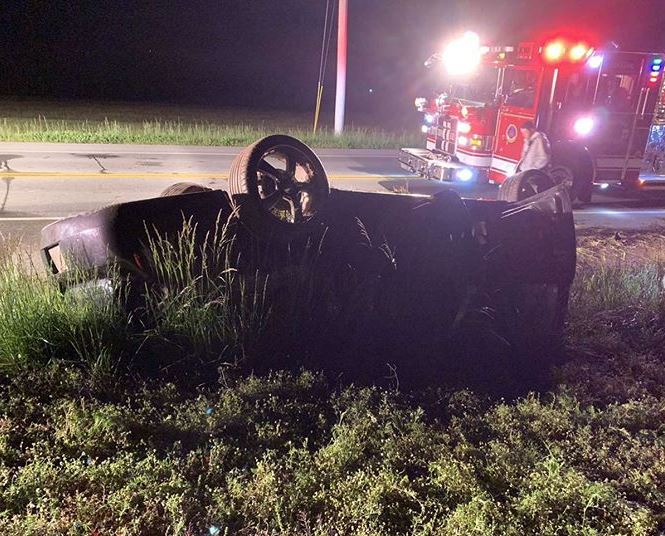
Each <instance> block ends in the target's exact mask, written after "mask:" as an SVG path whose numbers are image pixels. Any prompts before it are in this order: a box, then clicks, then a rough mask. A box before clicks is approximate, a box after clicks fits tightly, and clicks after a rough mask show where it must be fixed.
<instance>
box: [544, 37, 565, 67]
mask: <svg viewBox="0 0 665 536" xmlns="http://www.w3.org/2000/svg"><path fill="white" fill-rule="evenodd" d="M565 54H566V45H565V44H564V43H563V41H552V42H550V43H548V44H546V45H545V47H544V48H543V56H544V58H545V61H547V62H548V63H558V62H560V61H561V60H562V59H563V57H564V55H565Z"/></svg>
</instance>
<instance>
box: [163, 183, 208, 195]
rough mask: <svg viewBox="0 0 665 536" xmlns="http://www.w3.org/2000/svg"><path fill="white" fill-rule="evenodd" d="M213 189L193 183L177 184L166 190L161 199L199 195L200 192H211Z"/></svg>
mask: <svg viewBox="0 0 665 536" xmlns="http://www.w3.org/2000/svg"><path fill="white" fill-rule="evenodd" d="M210 191H212V188H208V187H206V186H201V185H200V184H194V183H193V182H176V183H175V184H172V185H171V186H169V187H168V188H166V189H165V190H164V191H163V192H162V193H161V194H159V197H171V196H172V195H182V194H198V193H200V192H210Z"/></svg>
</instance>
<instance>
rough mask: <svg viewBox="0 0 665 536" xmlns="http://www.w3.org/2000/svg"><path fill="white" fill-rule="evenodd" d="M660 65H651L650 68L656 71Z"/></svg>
mask: <svg viewBox="0 0 665 536" xmlns="http://www.w3.org/2000/svg"><path fill="white" fill-rule="evenodd" d="M661 67H662V65H652V66H651V70H652V71H654V72H656V73H657V72H658V71H660V68H661Z"/></svg>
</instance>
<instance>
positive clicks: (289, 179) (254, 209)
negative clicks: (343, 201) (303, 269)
mask: <svg viewBox="0 0 665 536" xmlns="http://www.w3.org/2000/svg"><path fill="white" fill-rule="evenodd" d="M229 193H230V194H231V195H232V196H239V201H240V205H241V213H242V212H243V210H242V209H243V208H245V209H248V210H245V211H244V213H245V214H248V216H247V219H246V223H247V224H248V225H250V226H251V227H252V228H253V229H254V230H255V231H257V232H262V231H264V230H276V231H279V230H283V231H288V230H295V229H297V228H307V227H308V225H309V224H311V223H314V222H315V221H316V218H317V216H318V215H319V214H320V212H321V210H322V209H323V207H324V205H325V203H326V201H327V200H328V197H329V196H330V186H329V185H328V176H327V175H326V172H325V170H324V169H323V165H322V164H321V161H320V160H319V158H318V157H317V156H316V154H314V152H313V151H312V150H311V149H310V148H309V147H308V146H307V145H305V144H304V143H303V142H301V141H300V140H298V139H296V138H292V137H291V136H285V135H282V134H276V135H273V136H267V137H265V138H263V139H261V140H259V141H257V142H255V143H253V144H252V145H250V146H249V147H247V148H245V149H244V150H243V151H242V152H241V153H240V154H239V155H238V156H237V157H236V158H235V160H234V161H233V163H232V164H231V170H230V172H229ZM240 196H242V197H240ZM266 228H267V229H266Z"/></svg>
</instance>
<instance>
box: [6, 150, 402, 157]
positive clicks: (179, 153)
mask: <svg viewBox="0 0 665 536" xmlns="http://www.w3.org/2000/svg"><path fill="white" fill-rule="evenodd" d="M242 149H244V147H240V148H238V151H237V152H228V153H208V152H189V151H174V152H172V151H144V152H142V151H117V150H113V151H109V150H106V151H105V150H104V149H102V148H99V149H98V150H97V151H95V147H91V149H90V150H89V151H86V152H83V151H81V150H69V151H68V150H60V151H56V150H44V149H17V150H16V151H15V152H17V153H19V152H20V153H31V154H70V155H75V156H84V157H86V158H87V157H89V156H90V155H92V154H94V155H100V154H103V155H109V156H112V155H115V154H131V155H135V156H150V155H154V154H156V155H167V156H168V155H173V156H215V157H218V156H235V155H237V154H238V153H239V152H240V151H241V150H242ZM0 150H4V149H3V148H2V147H0ZM7 150H11V148H8V149H7ZM352 150H353V149H352ZM379 150H383V149H379ZM386 150H389V149H386ZM315 151H316V150H315ZM316 154H317V156H318V157H319V158H391V159H396V158H397V156H396V155H397V151H395V154H383V155H382V154H373V153H348V154H337V153H335V154H326V153H320V152H317V153H316Z"/></svg>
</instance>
